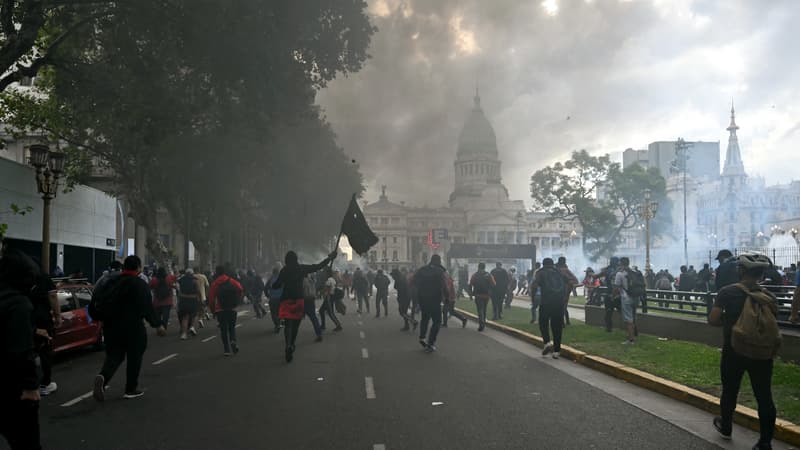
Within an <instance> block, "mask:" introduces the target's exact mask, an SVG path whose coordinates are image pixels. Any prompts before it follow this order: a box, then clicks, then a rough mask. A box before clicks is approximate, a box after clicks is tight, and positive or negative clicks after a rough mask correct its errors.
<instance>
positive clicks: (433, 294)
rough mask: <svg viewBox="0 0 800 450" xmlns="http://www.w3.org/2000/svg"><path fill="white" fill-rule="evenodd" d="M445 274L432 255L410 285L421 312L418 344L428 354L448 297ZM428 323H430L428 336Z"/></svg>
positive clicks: (434, 347)
mask: <svg viewBox="0 0 800 450" xmlns="http://www.w3.org/2000/svg"><path fill="white" fill-rule="evenodd" d="M446 272H447V271H446V270H445V268H444V267H443V266H442V257H441V256H439V255H437V254H433V256H431V261H430V263H429V264H428V265H426V266H423V267H421V268H420V269H419V270H417V271H416V272H415V273H414V278H413V283H412V284H413V286H414V290H415V292H416V295H417V299H418V301H419V307H420V310H421V311H422V319H421V321H420V327H419V343H420V345H421V346H422V348H423V349H425V351H426V352H428V353H432V352H435V351H436V337H437V336H438V335H439V327H440V326H441V325H442V302H443V301H447V300H448V297H449V294H448V287H447V275H446ZM501 301H502V300H501ZM501 306H502V303H501ZM429 323H432V325H431V329H430V334H428V324H429ZM426 335H427V339H426Z"/></svg>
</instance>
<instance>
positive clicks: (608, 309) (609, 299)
mask: <svg viewBox="0 0 800 450" xmlns="http://www.w3.org/2000/svg"><path fill="white" fill-rule="evenodd" d="M618 270H619V258H617V257H616V256H612V257H611V258H610V259H609V261H608V266H607V267H605V268H604V269H603V270H601V271H600V274H599V275H598V276H597V277H598V278H599V279H601V280H602V283H603V287H605V288H606V292H605V295H604V296H603V308H604V309H605V316H604V318H603V319H604V322H605V325H606V332H608V333H611V331H612V328H613V322H612V318H613V316H614V309H621V307H620V299H619V296H618V295H617V291H616V290H615V289H613V287H614V279H615V277H616V275H617V271H618Z"/></svg>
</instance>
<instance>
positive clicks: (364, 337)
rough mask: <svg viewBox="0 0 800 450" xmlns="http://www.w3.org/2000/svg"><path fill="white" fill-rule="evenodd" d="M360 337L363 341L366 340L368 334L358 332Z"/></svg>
mask: <svg viewBox="0 0 800 450" xmlns="http://www.w3.org/2000/svg"><path fill="white" fill-rule="evenodd" d="M358 337H360V338H361V339H366V337H367V335H366V334H364V332H363V331H359V332H358Z"/></svg>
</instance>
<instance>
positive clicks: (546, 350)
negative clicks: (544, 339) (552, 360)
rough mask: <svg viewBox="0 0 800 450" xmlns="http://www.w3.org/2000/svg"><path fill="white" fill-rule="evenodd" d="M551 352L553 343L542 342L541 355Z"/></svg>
mask: <svg viewBox="0 0 800 450" xmlns="http://www.w3.org/2000/svg"><path fill="white" fill-rule="evenodd" d="M552 352H553V343H552V342H548V343H547V344H544V348H543V349H542V356H547V355H549V354H550V353H552Z"/></svg>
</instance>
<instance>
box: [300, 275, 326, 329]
mask: <svg viewBox="0 0 800 450" xmlns="http://www.w3.org/2000/svg"><path fill="white" fill-rule="evenodd" d="M316 299H317V289H316V281H315V280H314V279H312V276H311V274H308V275H306V277H305V278H303V310H304V311H305V315H306V317H308V320H310V321H311V326H312V327H313V329H314V336H315V338H314V342H322V327H321V326H320V324H319V318H318V317H317V307H316V305H315V304H314V303H315V302H316Z"/></svg>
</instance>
